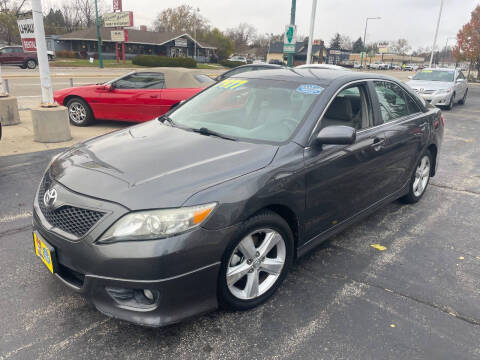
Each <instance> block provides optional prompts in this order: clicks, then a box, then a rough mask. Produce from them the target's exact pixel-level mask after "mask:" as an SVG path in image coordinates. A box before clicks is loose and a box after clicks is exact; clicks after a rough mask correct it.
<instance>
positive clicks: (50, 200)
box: [43, 188, 57, 207]
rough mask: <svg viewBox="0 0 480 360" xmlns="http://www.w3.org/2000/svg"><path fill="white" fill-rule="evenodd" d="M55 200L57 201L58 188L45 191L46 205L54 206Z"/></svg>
mask: <svg viewBox="0 0 480 360" xmlns="http://www.w3.org/2000/svg"><path fill="white" fill-rule="evenodd" d="M55 201H57V190H55V189H53V188H52V189H49V190H47V191H45V195H43V203H44V204H45V206H47V207H52V206H53V204H55Z"/></svg>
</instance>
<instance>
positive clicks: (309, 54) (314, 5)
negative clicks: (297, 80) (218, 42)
mask: <svg viewBox="0 0 480 360" xmlns="http://www.w3.org/2000/svg"><path fill="white" fill-rule="evenodd" d="M316 10H317V0H312V14H311V16H310V35H309V36H308V50H307V64H310V63H311V62H312V44H313V29H314V27H315V12H316Z"/></svg>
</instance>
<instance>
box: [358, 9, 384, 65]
mask: <svg viewBox="0 0 480 360" xmlns="http://www.w3.org/2000/svg"><path fill="white" fill-rule="evenodd" d="M380 19H381V17H380V16H377V17H367V19H366V20H365V32H364V33H363V52H362V54H361V56H360V68H361V69H363V54H364V53H365V54H366V52H367V42H366V41H367V27H368V20H380Z"/></svg>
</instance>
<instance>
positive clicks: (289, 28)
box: [283, 25, 297, 54]
mask: <svg viewBox="0 0 480 360" xmlns="http://www.w3.org/2000/svg"><path fill="white" fill-rule="evenodd" d="M296 28H297V27H296V26H295V25H285V34H284V36H283V52H284V53H286V54H293V53H295V44H296V42H297V41H296V39H295V32H296Z"/></svg>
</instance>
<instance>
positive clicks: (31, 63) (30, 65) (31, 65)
mask: <svg viewBox="0 0 480 360" xmlns="http://www.w3.org/2000/svg"><path fill="white" fill-rule="evenodd" d="M25 66H26V67H27V68H29V69H35V68H36V67H37V62H36V61H35V60H33V59H29V60H27V61H26V62H25Z"/></svg>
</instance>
